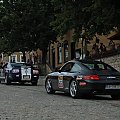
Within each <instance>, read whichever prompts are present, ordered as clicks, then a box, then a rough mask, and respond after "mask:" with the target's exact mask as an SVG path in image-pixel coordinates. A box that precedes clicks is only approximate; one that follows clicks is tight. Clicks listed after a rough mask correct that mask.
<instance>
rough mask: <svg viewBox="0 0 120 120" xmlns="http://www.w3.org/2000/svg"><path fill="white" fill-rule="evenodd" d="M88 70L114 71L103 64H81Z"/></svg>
mask: <svg viewBox="0 0 120 120" xmlns="http://www.w3.org/2000/svg"><path fill="white" fill-rule="evenodd" d="M83 64H84V65H85V66H86V67H87V68H89V69H90V70H112V71H113V70H115V69H114V68H112V67H111V66H109V65H107V64H103V63H83Z"/></svg>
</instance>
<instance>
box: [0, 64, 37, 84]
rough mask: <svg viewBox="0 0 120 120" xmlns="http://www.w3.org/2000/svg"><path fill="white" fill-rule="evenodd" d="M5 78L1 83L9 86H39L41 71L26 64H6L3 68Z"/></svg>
mask: <svg viewBox="0 0 120 120" xmlns="http://www.w3.org/2000/svg"><path fill="white" fill-rule="evenodd" d="M2 75H3V77H4V79H2V81H1V82H4V83H6V84H7V85H9V84H11V82H19V83H21V84H24V83H25V82H31V83H32V85H37V83H38V79H39V69H38V68H35V67H33V66H32V65H30V64H26V63H24V62H23V63H9V62H8V63H6V64H5V65H4V66H3V74H2Z"/></svg>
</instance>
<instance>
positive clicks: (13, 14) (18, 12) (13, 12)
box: [0, 0, 55, 52]
mask: <svg viewBox="0 0 120 120" xmlns="http://www.w3.org/2000/svg"><path fill="white" fill-rule="evenodd" d="M53 18H54V17H53V8H52V5H51V3H50V1H49V0H3V1H2V2H0V44H1V45H0V46H1V47H0V51H1V52H14V51H31V50H36V49H38V48H39V49H41V50H46V49H47V46H48V43H49V40H52V39H54V38H55V32H54V31H53V30H52V28H51V26H50V22H51V21H52V20H53Z"/></svg>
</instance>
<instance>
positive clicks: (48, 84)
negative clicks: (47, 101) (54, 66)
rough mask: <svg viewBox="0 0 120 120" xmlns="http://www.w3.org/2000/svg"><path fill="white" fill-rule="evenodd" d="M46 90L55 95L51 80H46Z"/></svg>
mask: <svg viewBox="0 0 120 120" xmlns="http://www.w3.org/2000/svg"><path fill="white" fill-rule="evenodd" d="M45 89H46V91H47V93H48V94H54V93H55V90H53V87H52V83H51V80H50V79H46V81H45Z"/></svg>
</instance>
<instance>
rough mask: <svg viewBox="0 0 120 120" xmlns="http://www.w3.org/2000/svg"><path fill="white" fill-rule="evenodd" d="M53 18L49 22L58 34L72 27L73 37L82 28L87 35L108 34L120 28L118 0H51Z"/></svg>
mask: <svg viewBox="0 0 120 120" xmlns="http://www.w3.org/2000/svg"><path fill="white" fill-rule="evenodd" d="M52 3H53V5H54V10H55V20H54V21H53V22H52V23H51V25H52V26H53V28H54V30H56V32H57V33H58V35H59V36H61V35H64V34H65V33H66V31H68V30H71V29H74V31H75V32H74V35H75V39H78V38H79V37H81V33H82V31H83V28H84V29H85V30H86V31H87V36H88V37H91V36H93V35H95V34H96V33H98V34H108V33H109V32H110V31H111V30H116V29H117V30H118V31H119V29H120V7H119V6H120V2H119V0H114V1H113V0H61V1H59V0H52Z"/></svg>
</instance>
